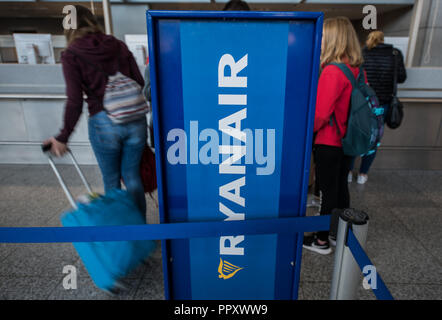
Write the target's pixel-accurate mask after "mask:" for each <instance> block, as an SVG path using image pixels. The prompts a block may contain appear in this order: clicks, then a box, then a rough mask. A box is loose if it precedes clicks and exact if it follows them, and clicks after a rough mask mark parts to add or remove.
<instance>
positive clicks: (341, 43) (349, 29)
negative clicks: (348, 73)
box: [321, 17, 364, 67]
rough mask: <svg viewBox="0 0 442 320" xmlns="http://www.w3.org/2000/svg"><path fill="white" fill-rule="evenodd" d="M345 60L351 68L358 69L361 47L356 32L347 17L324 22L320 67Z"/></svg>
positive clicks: (360, 62)
mask: <svg viewBox="0 0 442 320" xmlns="http://www.w3.org/2000/svg"><path fill="white" fill-rule="evenodd" d="M345 58H347V59H348V61H346V62H348V63H349V64H350V65H351V66H352V67H359V66H360V65H361V64H362V63H363V62H364V59H363V58H362V52H361V46H360V44H359V40H358V37H357V35H356V31H355V29H354V28H353V25H352V24H351V22H350V20H349V19H348V18H347V17H336V18H328V19H325V20H324V29H323V34H322V50H321V65H326V64H329V63H332V62H337V63H343V62H344V61H343V59H345Z"/></svg>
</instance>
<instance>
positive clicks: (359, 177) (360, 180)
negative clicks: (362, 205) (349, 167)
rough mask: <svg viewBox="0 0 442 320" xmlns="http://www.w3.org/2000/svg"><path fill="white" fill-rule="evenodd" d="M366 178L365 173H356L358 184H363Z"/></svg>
mask: <svg viewBox="0 0 442 320" xmlns="http://www.w3.org/2000/svg"><path fill="white" fill-rule="evenodd" d="M367 180H368V176H367V175H361V174H360V175H358V183H359V184H364V183H366V182H367Z"/></svg>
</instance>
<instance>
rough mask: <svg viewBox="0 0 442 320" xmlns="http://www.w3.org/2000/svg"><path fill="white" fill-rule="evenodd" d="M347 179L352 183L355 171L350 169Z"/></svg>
mask: <svg viewBox="0 0 442 320" xmlns="http://www.w3.org/2000/svg"><path fill="white" fill-rule="evenodd" d="M347 181H348V183H351V182H352V181H353V172H351V171H350V172H349V173H348V177H347Z"/></svg>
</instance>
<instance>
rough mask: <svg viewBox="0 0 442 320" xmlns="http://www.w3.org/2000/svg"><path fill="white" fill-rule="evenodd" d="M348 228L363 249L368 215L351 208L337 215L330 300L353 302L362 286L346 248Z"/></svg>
mask: <svg viewBox="0 0 442 320" xmlns="http://www.w3.org/2000/svg"><path fill="white" fill-rule="evenodd" d="M349 228H351V229H352V230H353V233H354V235H355V236H356V238H357V239H358V241H359V243H360V244H361V246H362V247H363V248H364V247H365V242H366V240H367V231H368V215H367V214H366V213H365V212H363V211H359V210H355V209H351V208H350V209H345V210H343V211H341V212H340V214H339V225H338V233H337V238H336V251H335V264H334V269H333V278H332V285H331V292H330V300H354V299H355V298H356V292H357V288H358V285H360V284H362V273H361V270H360V269H359V266H358V264H357V263H356V261H355V259H354V257H353V255H352V253H351V251H350V249H349V248H348V246H347V234H348V230H349Z"/></svg>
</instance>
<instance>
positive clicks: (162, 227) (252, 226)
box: [0, 216, 330, 243]
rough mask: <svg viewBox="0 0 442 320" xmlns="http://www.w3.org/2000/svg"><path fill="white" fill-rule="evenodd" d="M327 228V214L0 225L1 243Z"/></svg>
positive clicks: (127, 238) (295, 230)
mask: <svg viewBox="0 0 442 320" xmlns="http://www.w3.org/2000/svg"><path fill="white" fill-rule="evenodd" d="M329 228H330V216H319V217H300V218H299V217H298V218H278V219H257V220H243V221H229V222H224V221H222V222H184V223H164V224H149V225H136V226H135V225H134V226H97V227H32V228H31V227H27V228H16V227H7V228H5V227H2V228H0V243H2V242H4V243H52V242H96V241H97V242H98V241H133V240H166V239H187V238H205V237H217V236H222V235H235V234H274V233H278V234H295V233H298V232H312V231H322V230H328V229H329Z"/></svg>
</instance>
